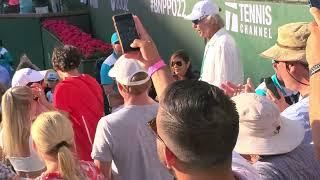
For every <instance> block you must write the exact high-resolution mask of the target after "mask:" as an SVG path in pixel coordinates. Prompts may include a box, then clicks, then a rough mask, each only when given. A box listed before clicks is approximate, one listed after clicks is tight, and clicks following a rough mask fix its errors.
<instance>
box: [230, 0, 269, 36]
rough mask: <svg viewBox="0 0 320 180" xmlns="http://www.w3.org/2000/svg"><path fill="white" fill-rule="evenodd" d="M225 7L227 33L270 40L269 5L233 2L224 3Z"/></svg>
mask: <svg viewBox="0 0 320 180" xmlns="http://www.w3.org/2000/svg"><path fill="white" fill-rule="evenodd" d="M225 5H226V7H227V8H228V10H226V11H225V15H226V29H227V30H228V31H232V32H236V33H241V34H246V35H250V36H256V37H262V38H269V39H272V34H271V33H272V32H271V25H272V16H271V6H270V5H263V4H243V3H233V2H225Z"/></svg>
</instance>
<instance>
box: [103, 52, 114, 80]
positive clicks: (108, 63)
mask: <svg viewBox="0 0 320 180" xmlns="http://www.w3.org/2000/svg"><path fill="white" fill-rule="evenodd" d="M117 59H118V57H117V55H116V54H115V53H112V54H111V55H110V56H109V57H107V59H106V60H104V62H103V63H102V65H101V69H100V80H101V84H102V85H112V84H113V83H114V80H113V79H112V78H111V77H110V76H109V71H110V69H111V68H112V66H113V65H114V63H115V62H116V61H117Z"/></svg>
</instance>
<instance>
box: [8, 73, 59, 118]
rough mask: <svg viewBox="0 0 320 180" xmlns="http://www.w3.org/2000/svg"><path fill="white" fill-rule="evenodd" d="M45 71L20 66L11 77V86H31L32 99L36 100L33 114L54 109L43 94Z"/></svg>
mask: <svg viewBox="0 0 320 180" xmlns="http://www.w3.org/2000/svg"><path fill="white" fill-rule="evenodd" d="M46 73H47V71H46V70H43V71H36V70H33V69H31V68H22V69H19V70H18V71H16V72H15V73H14V75H13V77H12V81H11V85H12V87H17V86H28V87H31V89H32V91H33V94H34V95H35V98H34V100H35V101H36V102H37V105H36V113H35V116H37V115H39V114H41V113H42V112H45V111H48V110H54V107H53V106H52V105H51V104H50V103H49V102H48V101H47V99H46V96H45V94H44V77H45V75H46Z"/></svg>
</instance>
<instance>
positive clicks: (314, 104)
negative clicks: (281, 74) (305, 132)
mask: <svg viewBox="0 0 320 180" xmlns="http://www.w3.org/2000/svg"><path fill="white" fill-rule="evenodd" d="M319 89H320V72H318V73H316V74H314V75H312V76H311V77H310V99H309V101H310V109H309V114H310V124H311V127H312V137H313V142H314V144H315V145H316V146H320V137H319V135H320V111H319V107H320V93H319ZM319 148H320V147H319ZM319 158H320V157H319Z"/></svg>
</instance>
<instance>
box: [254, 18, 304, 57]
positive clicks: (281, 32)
mask: <svg viewBox="0 0 320 180" xmlns="http://www.w3.org/2000/svg"><path fill="white" fill-rule="evenodd" d="M309 35H310V31H309V30H308V23H307V22H297V23H289V24H285V25H283V26H281V27H279V28H278V39H277V42H276V44H275V45H274V46H272V47H271V48H269V49H267V50H266V51H264V52H262V53H261V54H260V55H261V56H262V57H265V58H269V59H274V60H277V61H303V62H307V60H306V45H307V39H308V37H309Z"/></svg>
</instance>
